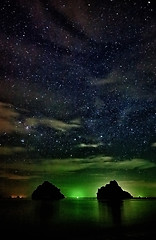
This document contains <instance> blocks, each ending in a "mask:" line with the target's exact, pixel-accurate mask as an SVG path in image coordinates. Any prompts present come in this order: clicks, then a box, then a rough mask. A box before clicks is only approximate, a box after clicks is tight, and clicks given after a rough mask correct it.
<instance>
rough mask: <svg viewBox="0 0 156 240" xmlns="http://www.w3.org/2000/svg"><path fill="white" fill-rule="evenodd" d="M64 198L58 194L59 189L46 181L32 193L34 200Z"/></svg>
mask: <svg viewBox="0 0 156 240" xmlns="http://www.w3.org/2000/svg"><path fill="white" fill-rule="evenodd" d="M63 198H65V196H64V195H63V194H62V193H61V192H60V189H59V188H57V187H56V186H55V185H53V184H52V183H50V182H48V181H44V182H43V184H42V185H39V186H38V187H37V188H36V189H35V190H34V192H33V193H32V199H34V200H59V199H63Z"/></svg>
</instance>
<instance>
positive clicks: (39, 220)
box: [0, 198, 156, 240]
mask: <svg viewBox="0 0 156 240" xmlns="http://www.w3.org/2000/svg"><path fill="white" fill-rule="evenodd" d="M0 233H1V236H3V237H1V239H5V238H7V239H8V238H13V239H28V238H29V239H30V238H31V239H67V240H68V239H73V240H74V239H95V240H98V239H103V240H115V239H119V240H122V239H123V240H127V239H129V240H130V239H131V240H136V239H139V240H144V239H146V240H153V239H154V240H155V239H156V199H127V200H122V201H99V200H97V199H96V198H78V199H77V198H65V199H61V200H58V201H48V200H47V201H40V200H31V199H1V200H0Z"/></svg>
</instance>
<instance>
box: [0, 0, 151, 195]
mask: <svg viewBox="0 0 156 240" xmlns="http://www.w3.org/2000/svg"><path fill="white" fill-rule="evenodd" d="M0 22H1V27H0V51H1V58H0V159H1V160H0V178H1V184H0V192H2V195H3V194H4V195H7V194H13V193H15V194H16V193H17V194H24V195H29V194H30V192H31V191H32V189H33V187H34V186H36V184H37V183H39V182H42V181H43V179H46V180H47V179H48V180H50V181H52V182H54V183H56V184H58V185H59V187H60V188H61V187H62V188H63V190H64V191H65V194H67V195H69V196H71V195H72V194H73V195H74V189H76V190H77V191H80V192H83V194H82V195H85V196H88V195H92V196H94V193H95V192H96V190H97V187H98V186H99V185H101V184H105V183H106V182H107V181H109V180H111V179H112V178H113V179H116V180H118V181H119V182H120V185H122V186H127V187H128V188H129V189H130V191H131V192H132V193H134V194H135V195H137V194H144V195H155V187H156V178H155V173H156V158H155V157H156V154H155V153H156V152H155V149H156V124H155V123H156V108H155V106H156V79H155V76H156V64H155V62H156V61H155V54H156V52H155V49H156V44H155V27H156V26H155V23H156V19H155V4H154V1H144V0H142V1H141V0H139V1H135V0H134V1H130V0H125V1H118V0H106V1H94V0H92V1H89V0H88V1H87V0H77V1H71V0H66V1H63V0H60V1H56V0H54V1H50V0H40V1H39V0H36V1H26V0H16V1H9V0H6V1H3V0H2V1H1V3H0ZM88 183H89V184H88ZM71 189H72V190H71ZM139 190H140V192H139Z"/></svg>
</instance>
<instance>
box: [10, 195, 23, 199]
mask: <svg viewBox="0 0 156 240" xmlns="http://www.w3.org/2000/svg"><path fill="white" fill-rule="evenodd" d="M10 197H11V198H20V199H21V198H26V196H25V195H11V196H10Z"/></svg>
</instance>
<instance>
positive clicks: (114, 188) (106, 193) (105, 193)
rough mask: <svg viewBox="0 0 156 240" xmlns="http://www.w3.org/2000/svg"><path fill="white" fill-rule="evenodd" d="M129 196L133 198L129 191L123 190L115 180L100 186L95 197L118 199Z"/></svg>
mask: <svg viewBox="0 0 156 240" xmlns="http://www.w3.org/2000/svg"><path fill="white" fill-rule="evenodd" d="M130 198H133V196H132V195H131V194H130V193H128V192H126V191H123V190H122V188H121V187H120V186H119V185H118V183H117V182H116V181H115V180H113V181H110V183H109V184H106V185H105V186H102V187H101V188H99V189H98V192H97V199H110V200H119V199H130Z"/></svg>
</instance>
